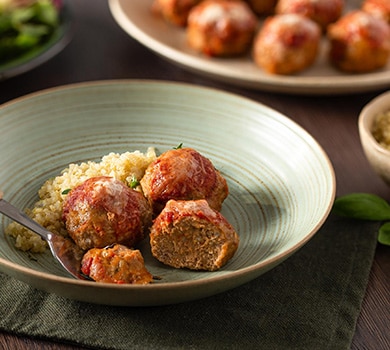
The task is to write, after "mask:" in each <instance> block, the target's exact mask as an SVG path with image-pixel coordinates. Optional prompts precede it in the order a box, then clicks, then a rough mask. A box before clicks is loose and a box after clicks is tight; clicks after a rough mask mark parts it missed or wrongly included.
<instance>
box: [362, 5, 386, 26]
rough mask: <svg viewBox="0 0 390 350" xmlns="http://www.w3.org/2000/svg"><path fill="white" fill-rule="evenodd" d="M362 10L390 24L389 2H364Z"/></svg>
mask: <svg viewBox="0 0 390 350" xmlns="http://www.w3.org/2000/svg"><path fill="white" fill-rule="evenodd" d="M362 10H363V11H365V12H368V13H370V14H372V15H373V16H377V17H379V18H382V19H384V20H385V21H386V22H387V23H389V24H390V1H389V0H365V1H364V2H363V4H362Z"/></svg>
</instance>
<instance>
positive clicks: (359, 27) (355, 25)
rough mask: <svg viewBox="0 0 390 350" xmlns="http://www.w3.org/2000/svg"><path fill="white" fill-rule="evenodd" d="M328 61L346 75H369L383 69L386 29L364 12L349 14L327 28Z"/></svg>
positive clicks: (389, 49)
mask: <svg viewBox="0 0 390 350" xmlns="http://www.w3.org/2000/svg"><path fill="white" fill-rule="evenodd" d="M328 38H329V41H330V50H329V59H330V62H331V63H332V64H333V65H334V66H335V67H337V68H338V69H340V70H342V71H346V72H355V73H361V72H369V71H373V70H375V69H379V68H381V67H383V66H385V65H386V64H387V62H388V58H389V54H390V27H389V25H388V24H387V23H386V22H385V21H384V20H383V19H381V18H378V17H374V16H372V15H370V14H369V13H367V12H364V11H360V10H356V11H352V12H350V13H348V14H346V15H344V16H343V17H342V18H340V19H339V20H338V21H337V22H336V23H334V24H331V25H330V26H329V28H328Z"/></svg>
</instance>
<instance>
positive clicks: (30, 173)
mask: <svg viewBox="0 0 390 350" xmlns="http://www.w3.org/2000/svg"><path fill="white" fill-rule="evenodd" d="M0 130H2V135H3V136H2V138H1V140H0V145H1V146H0V188H2V190H3V192H4V199H6V200H8V201H9V202H11V203H13V204H14V205H16V206H17V207H19V208H25V207H27V206H31V205H32V204H33V203H34V202H35V201H36V200H37V191H38V189H39V187H40V186H41V185H42V184H43V182H44V181H45V180H46V179H48V178H49V177H52V176H56V175H58V174H59V172H60V170H62V169H63V168H65V167H66V166H67V165H68V164H69V163H71V162H80V161H86V160H98V159H100V158H101V156H103V155H105V154H107V153H109V152H124V151H129V150H130V151H132V150H136V149H138V150H140V151H146V149H147V147H149V146H155V147H156V148H157V150H158V151H159V152H162V151H164V150H168V149H170V148H172V147H175V146H177V145H178V144H179V143H181V142H183V143H184V146H188V147H193V148H195V149H197V150H199V151H200V152H201V153H203V154H204V155H206V156H207V157H209V158H210V159H211V160H212V161H213V163H214V164H215V166H216V167H217V168H218V169H219V170H220V171H221V172H222V174H223V175H224V176H225V177H226V178H227V181H228V184H229V187H230V195H229V197H228V199H227V200H226V201H225V202H224V206H223V210H222V212H223V213H224V215H225V216H226V217H227V218H228V220H229V221H230V222H231V223H232V225H233V226H234V227H235V228H236V230H237V231H238V233H239V235H240V237H241V242H240V247H239V249H238V251H237V253H236V255H235V256H234V257H233V259H232V260H231V261H230V262H229V263H228V264H227V265H226V266H225V267H224V268H222V269H221V270H220V271H217V272H191V271H187V270H177V269H173V268H169V267H165V266H163V265H162V264H159V263H157V262H156V261H155V260H154V258H153V257H151V255H150V252H149V249H148V244H147V242H144V244H142V245H141V251H142V252H143V254H144V257H145V261H146V265H147V267H148V268H149V269H150V271H151V272H152V273H153V274H154V275H157V276H160V277H162V279H161V281H156V282H155V283H153V284H151V285H146V286H139V285H138V286H136V285H113V284H98V283H94V282H88V281H79V280H74V279H72V278H69V277H67V275H66V273H64V272H63V271H62V269H61V268H60V267H59V266H57V265H56V264H54V260H53V259H52V258H51V256H50V254H49V253H48V254H47V255H43V256H41V255H35V256H34V257H33V259H32V258H31V254H28V253H24V252H21V251H18V250H16V249H15V248H14V247H13V242H12V239H10V237H8V236H5V235H4V228H5V226H6V225H7V224H8V222H9V220H8V219H7V218H4V217H0V269H1V271H3V272H5V273H7V274H9V275H11V276H14V277H16V278H18V279H20V280H22V281H25V282H27V283H29V284H31V285H33V286H35V287H37V288H40V289H43V290H47V291H49V292H53V293H57V294H59V295H63V296H66V297H69V298H74V299H78V300H83V301H88V302H93V303H101V304H116V305H131V306H134V305H138V306H141V305H158V304H169V303H178V302H183V301H187V300H192V299H197V298H202V297H206V296H209V295H213V294H216V293H220V292H223V291H226V290H228V289H231V288H233V287H237V286H239V285H241V284H243V283H245V282H248V281H250V280H252V279H254V278H256V277H258V276H260V275H261V274H263V273H264V272H266V271H268V270H270V269H272V268H273V267H275V266H276V265H278V264H279V263H281V262H282V261H284V260H285V259H286V258H288V257H289V256H290V255H291V254H293V253H294V252H295V251H296V250H298V249H299V248H300V247H302V246H303V245H304V244H305V243H306V242H307V241H308V240H309V239H310V238H311V237H312V236H313V235H314V234H315V233H316V231H317V230H318V229H319V228H320V226H321V225H322V224H323V222H324V220H325V219H326V217H327V215H328V213H329V211H330V209H331V206H332V203H333V199H334V195H335V177H334V172H333V168H332V166H331V163H330V162H329V160H328V157H327V155H326V154H325V153H324V151H323V150H322V148H321V147H320V146H319V145H318V144H317V142H316V141H315V140H314V139H313V138H312V137H311V136H310V135H309V134H308V133H307V132H305V131H304V130H303V129H302V128H301V127H299V126H298V125H296V124H295V123H294V122H292V121H291V120H290V119H288V118H287V117H285V116H283V115H281V114H279V113H278V112H276V111H274V110H272V109H270V108H268V107H266V106H264V105H261V104H259V103H255V102H253V101H251V100H248V99H245V98H242V97H239V96H236V95H232V94H229V93H225V92H221V91H217V90H212V89H206V88H201V87H195V86H190V85H185V84H175V83H165V82H152V81H126V80H124V81H112V82H95V83H84V84H79V85H71V86H66V87H62V88H57V89H51V90H47V91H43V92H40V93H36V94H33V95H29V96H26V97H23V98H20V99H17V100H15V101H13V102H9V103H7V104H5V105H3V106H2V107H0Z"/></svg>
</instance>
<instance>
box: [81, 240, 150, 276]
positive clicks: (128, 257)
mask: <svg viewBox="0 0 390 350" xmlns="http://www.w3.org/2000/svg"><path fill="white" fill-rule="evenodd" d="M81 272H82V273H83V274H84V275H86V276H89V277H90V278H91V279H93V280H94V281H96V282H107V283H118V284H123V283H132V284H148V283H150V282H151V281H152V279H153V276H152V275H151V274H150V272H149V271H148V270H147V269H146V267H145V264H144V259H143V257H142V255H141V252H140V251H139V250H134V249H130V248H127V247H126V246H124V245H120V244H114V245H113V246H109V247H105V248H93V249H90V250H88V251H87V252H86V253H85V255H84V257H83V259H82V261H81Z"/></svg>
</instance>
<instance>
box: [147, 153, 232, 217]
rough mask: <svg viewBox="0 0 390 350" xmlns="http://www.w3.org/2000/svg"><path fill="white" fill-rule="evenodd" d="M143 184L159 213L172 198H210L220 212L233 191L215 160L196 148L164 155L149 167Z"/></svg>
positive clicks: (210, 201) (148, 197)
mask: <svg viewBox="0 0 390 350" xmlns="http://www.w3.org/2000/svg"><path fill="white" fill-rule="evenodd" d="M140 183H141V187H142V190H143V192H144V194H145V196H146V198H147V199H148V200H149V202H150V204H151V206H152V208H153V211H154V213H155V214H158V213H159V212H160V211H161V210H162V209H163V208H164V206H165V203H166V202H167V201H168V200H170V199H187V200H188V199H206V200H207V201H208V202H209V204H210V206H211V207H212V208H214V209H216V210H220V209H221V207H222V202H223V201H224V200H225V198H226V197H227V195H228V192H229V191H228V186H227V183H226V180H225V178H224V177H223V176H222V175H221V174H220V172H219V171H218V170H216V169H215V168H214V166H213V164H212V163H211V161H210V160H209V159H208V158H206V157H204V156H203V155H201V154H200V153H199V152H197V151H196V150H194V149H192V148H179V149H172V150H169V151H167V152H165V153H163V154H161V155H160V156H159V157H157V159H156V160H155V161H154V162H152V163H151V164H150V165H149V166H148V168H147V169H146V171H145V175H144V176H143V178H142V179H141V181H140Z"/></svg>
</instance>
